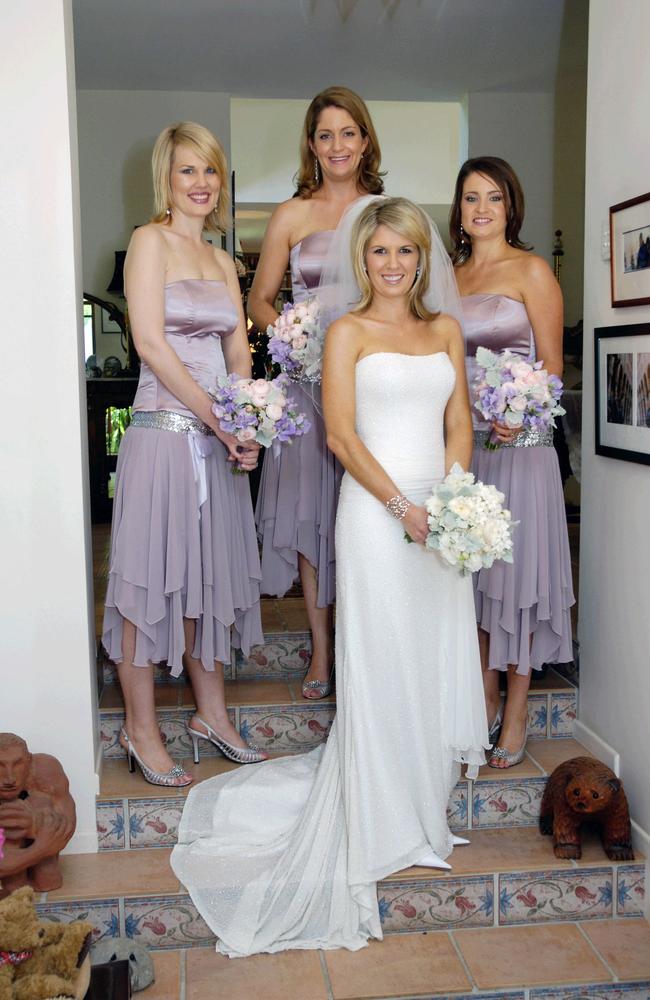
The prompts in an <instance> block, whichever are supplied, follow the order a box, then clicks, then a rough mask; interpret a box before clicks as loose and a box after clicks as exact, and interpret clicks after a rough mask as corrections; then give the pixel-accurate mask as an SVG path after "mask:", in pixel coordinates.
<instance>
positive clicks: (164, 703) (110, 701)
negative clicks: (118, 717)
mask: <svg viewBox="0 0 650 1000" xmlns="http://www.w3.org/2000/svg"><path fill="white" fill-rule="evenodd" d="M183 688H184V685H182V684H155V685H154V698H155V702H156V705H157V707H158V708H175V707H176V706H177V705H178V700H179V698H180V692H181V690H183ZM99 707H100V708H106V709H118V708H119V709H123V708H124V698H123V697H122V688H121V687H120V685H119V684H107V685H106V686H105V687H104V690H103V691H102V696H101V698H100V699H99Z"/></svg>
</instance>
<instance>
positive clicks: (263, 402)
mask: <svg viewBox="0 0 650 1000" xmlns="http://www.w3.org/2000/svg"><path fill="white" fill-rule="evenodd" d="M288 382H289V380H288V379H287V377H286V375H279V376H278V377H277V378H274V379H271V380H267V379H263V378H258V379H252V378H241V377H240V376H239V375H234V374H233V375H224V376H222V377H221V378H219V379H218V380H217V386H216V389H214V391H213V392H211V393H210V395H211V396H212V398H213V400H214V403H213V404H212V412H213V413H214V415H215V417H218V418H219V426H220V427H221V430H222V431H225V432H226V433H227V434H232V435H233V437H236V438H237V440H238V441H239V442H240V443H241V444H246V443H247V442H251V441H256V442H257V443H258V444H260V445H261V446H262V447H263V448H268V447H270V446H271V445H272V444H274V443H275V442H278V443H284V442H287V441H288V442H289V443H291V441H292V440H293V439H294V438H295V437H300V436H301V435H303V434H306V433H307V431H308V430H309V428H310V427H311V424H310V423H309V421H308V420H307V419H306V418H305V415H304V413H298V409H297V406H296V403H295V402H294V400H293V399H291V398H290V397H288V396H287V393H286V389H287V386H288Z"/></svg>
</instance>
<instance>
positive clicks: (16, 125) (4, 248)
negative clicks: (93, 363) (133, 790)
mask: <svg viewBox="0 0 650 1000" xmlns="http://www.w3.org/2000/svg"><path fill="white" fill-rule="evenodd" d="M2 41H3V49H4V54H3V59H2V61H1V62H0V93H1V94H2V98H3V129H4V130H5V132H4V134H5V136H10V137H11V142H10V146H11V150H12V151H13V152H12V155H5V157H4V158H3V168H2V171H1V172H0V201H1V203H2V211H3V230H4V238H3V239H2V241H0V276H1V278H2V282H3V288H2V290H1V292H2V322H3V338H2V365H1V366H0V383H1V384H0V398H1V399H2V414H3V419H2V421H1V423H0V435H1V438H2V440H1V446H0V452H1V453H2V456H3V458H2V490H1V500H0V505H1V508H0V552H1V553H2V557H1V558H2V562H1V567H2V569H1V572H2V576H1V579H0V607H1V608H2V619H3V622H2V629H1V631H0V643H1V647H2V648H1V649H0V664H1V669H2V683H1V690H0V730H2V731H10V732H16V733H18V734H19V735H21V736H23V737H24V738H25V739H26V740H27V742H28V744H29V747H30V749H31V750H32V751H34V752H41V753H42V752H46V753H51V754H54V755H55V756H56V757H58V758H59V760H60V761H61V763H62V765H63V767H64V769H65V771H66V772H67V774H68V777H69V778H70V783H71V791H72V794H73V797H74V799H75V801H76V803H77V816H78V822H77V833H76V835H75V838H74V839H73V841H72V843H71V847H72V848H74V850H77V851H83V850H96V846H97V833H96V825H95V792H96V791H97V790H98V786H97V779H96V775H95V759H96V752H97V741H96V734H97V731H98V727H97V719H96V714H97V709H96V705H97V692H96V690H95V683H94V651H93V640H94V614H93V613H92V597H91V594H90V582H91V581H92V559H91V554H90V528H89V524H88V520H87V511H88V487H87V476H86V464H87V461H86V456H87V442H86V421H85V411H86V407H85V397H84V386H83V385H82V382H81V378H80V371H81V357H82V349H83V337H82V328H81V280H80V276H81V266H80V253H79V245H80V244H79V213H78V203H79V191H78V169H77V141H76V133H75V93H74V66H73V55H72V53H73V46H72V12H71V0H23V2H22V3H20V4H10V5H9V6H6V7H5V8H4V9H3V17H2ZM6 149H7V151H8V149H9V147H8V146H7V147H6ZM89 581H90V582H89Z"/></svg>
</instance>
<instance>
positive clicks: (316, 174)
mask: <svg viewBox="0 0 650 1000" xmlns="http://www.w3.org/2000/svg"><path fill="white" fill-rule="evenodd" d="M314 181H315V182H316V184H320V167H319V165H318V157H317V156H315V157H314Z"/></svg>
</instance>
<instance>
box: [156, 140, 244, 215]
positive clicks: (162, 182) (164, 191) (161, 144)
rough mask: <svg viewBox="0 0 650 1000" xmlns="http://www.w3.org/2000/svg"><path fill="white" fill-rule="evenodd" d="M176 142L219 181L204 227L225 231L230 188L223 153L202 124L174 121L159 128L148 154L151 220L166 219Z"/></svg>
mask: <svg viewBox="0 0 650 1000" xmlns="http://www.w3.org/2000/svg"><path fill="white" fill-rule="evenodd" d="M177 146H189V147H190V149H193V150H194V152H195V153H196V154H197V155H198V156H200V157H201V158H202V159H203V160H205V161H206V163H208V164H209V165H210V166H211V167H212V168H213V169H214V170H215V171H216V173H217V176H218V177H219V180H220V181H221V188H220V190H219V199H218V201H217V204H216V205H215V207H214V209H213V210H212V211H211V212H210V214H209V215H208V216H206V220H205V228H206V229H207V230H209V231H210V232H213V233H219V232H220V233H225V232H226V230H227V229H228V227H229V225H230V190H229V186H228V181H229V178H228V164H227V162H226V154H225V153H224V151H223V149H222V148H221V146H220V145H219V142H218V141H217V139H216V138H215V137H214V136H213V134H212V132H210V131H209V129H207V128H205V126H204V125H197V123H196V122H178V124H176V125H168V127H167V128H165V129H163V130H162V132H161V133H160V135H159V136H158V138H157V139H156V144H155V146H154V147H153V154H152V156H151V168H152V171H153V197H154V214H153V218H152V220H151V221H152V222H168V221H169V213H168V211H167V209H169V208H171V204H172V189H171V172H172V163H173V160H174V153H175V152H176V147H177Z"/></svg>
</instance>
